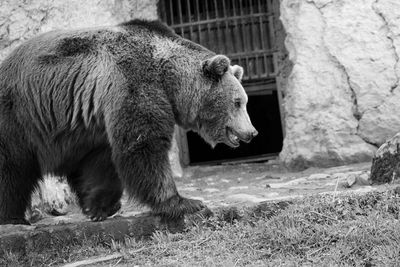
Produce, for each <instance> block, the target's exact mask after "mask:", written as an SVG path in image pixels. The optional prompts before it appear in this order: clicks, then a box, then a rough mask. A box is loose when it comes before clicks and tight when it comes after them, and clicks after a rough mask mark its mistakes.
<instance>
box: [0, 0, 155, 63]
mask: <svg viewBox="0 0 400 267" xmlns="http://www.w3.org/2000/svg"><path fill="white" fill-rule="evenodd" d="M157 2H158V0H85V1H80V0H68V1H58V0H40V1H39V0H1V1H0V61H1V60H2V59H3V58H4V57H5V56H6V55H7V54H8V53H10V51H11V50H13V49H14V48H15V47H16V46H17V45H19V44H20V43H21V42H22V41H24V40H26V39H29V38H31V37H32V36H35V35H37V34H38V33H42V32H47V31H50V30H56V29H73V28H83V27H92V26H99V25H113V24H116V23H120V22H122V21H126V20H130V19H133V18H147V19H156V18H157Z"/></svg>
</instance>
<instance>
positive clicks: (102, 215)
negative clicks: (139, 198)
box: [83, 201, 121, 222]
mask: <svg viewBox="0 0 400 267" xmlns="http://www.w3.org/2000/svg"><path fill="white" fill-rule="evenodd" d="M120 208H121V202H120V201H118V202H117V203H115V204H114V205H113V206H111V207H109V206H99V205H90V206H89V205H88V207H85V208H84V209H83V213H84V214H85V215H87V216H88V217H89V218H90V220H92V221H94V222H99V221H104V220H105V219H107V217H110V216H112V215H114V214H115V213H117V212H118V210H119V209H120Z"/></svg>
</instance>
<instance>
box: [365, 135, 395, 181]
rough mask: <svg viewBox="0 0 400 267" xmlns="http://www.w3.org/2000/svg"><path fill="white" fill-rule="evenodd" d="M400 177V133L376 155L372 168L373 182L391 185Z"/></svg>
mask: <svg viewBox="0 0 400 267" xmlns="http://www.w3.org/2000/svg"><path fill="white" fill-rule="evenodd" d="M399 177H400V133H398V134H396V135H395V136H393V137H392V138H391V139H389V140H388V141H387V142H386V143H384V144H383V145H382V146H381V147H380V148H379V149H378V150H377V151H376V154H375V157H374V158H373V160H372V166H371V181H372V182H373V183H375V184H382V183H390V182H393V181H394V180H397V179H399Z"/></svg>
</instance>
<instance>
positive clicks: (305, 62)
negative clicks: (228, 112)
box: [280, 0, 400, 168]
mask: <svg viewBox="0 0 400 267" xmlns="http://www.w3.org/2000/svg"><path fill="white" fill-rule="evenodd" d="M399 10H400V1H398V0H282V1H281V20H282V23H283V25H284V28H285V30H286V33H287V36H286V40H285V44H286V48H287V50H288V52H289V60H290V61H291V63H292V69H291V73H290V75H289V77H288V78H287V82H286V88H285V90H284V91H285V99H284V113H285V125H286V138H285V140H284V146H283V150H282V152H281V154H280V158H281V159H282V161H283V162H285V163H286V164H287V165H289V166H291V167H297V168H303V167H307V166H311V165H334V164H342V163H348V162H359V161H364V160H369V159H371V157H372V155H373V153H374V151H375V150H376V148H377V146H379V145H380V144H382V143H383V142H384V141H385V140H386V139H387V138H389V137H391V136H392V135H394V134H395V133H397V132H399V131H400V116H399V115H400V113H399V112H400V87H399V77H400V66H399V53H400V13H399Z"/></svg>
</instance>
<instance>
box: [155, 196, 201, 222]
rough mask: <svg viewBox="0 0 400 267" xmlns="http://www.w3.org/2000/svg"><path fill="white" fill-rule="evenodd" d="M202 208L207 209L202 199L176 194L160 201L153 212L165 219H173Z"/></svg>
mask: <svg viewBox="0 0 400 267" xmlns="http://www.w3.org/2000/svg"><path fill="white" fill-rule="evenodd" d="M204 209H207V206H206V205H205V204H204V203H203V202H202V201H200V200H197V199H189V198H184V197H181V196H179V195H176V196H173V197H171V198H170V199H168V200H166V201H164V202H162V203H160V204H159V205H158V206H157V207H156V208H155V209H154V210H153V213H154V214H156V215H158V216H161V217H163V218H165V219H170V220H175V219H180V218H182V217H183V216H184V215H186V214H193V213H196V212H198V211H201V210H204Z"/></svg>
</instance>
